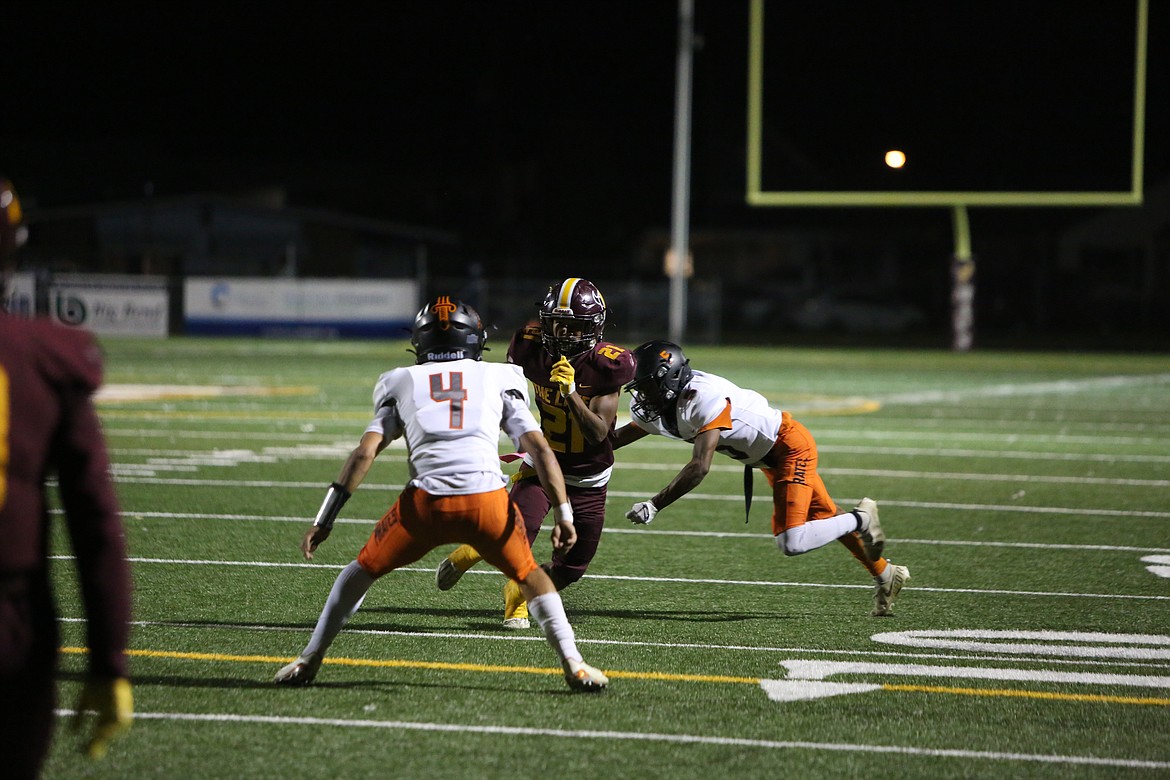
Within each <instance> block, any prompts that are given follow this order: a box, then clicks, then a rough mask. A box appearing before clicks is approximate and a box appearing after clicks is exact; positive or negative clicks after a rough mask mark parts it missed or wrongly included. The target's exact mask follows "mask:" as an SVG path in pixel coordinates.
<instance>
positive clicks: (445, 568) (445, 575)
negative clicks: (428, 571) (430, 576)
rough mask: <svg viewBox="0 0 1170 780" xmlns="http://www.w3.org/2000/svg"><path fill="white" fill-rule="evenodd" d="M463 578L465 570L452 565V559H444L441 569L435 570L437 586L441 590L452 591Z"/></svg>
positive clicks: (440, 565)
mask: <svg viewBox="0 0 1170 780" xmlns="http://www.w3.org/2000/svg"><path fill="white" fill-rule="evenodd" d="M462 576H463V570H462V569H460V568H459V567H458V566H456V565H455V564H453V563H451V559H450V558H444V559H443V562H442V563H440V564H439V568H437V569H435V585H436V587H438V589H439V590H451V588H454V587H455V583H457V582H459V578H460V577H462Z"/></svg>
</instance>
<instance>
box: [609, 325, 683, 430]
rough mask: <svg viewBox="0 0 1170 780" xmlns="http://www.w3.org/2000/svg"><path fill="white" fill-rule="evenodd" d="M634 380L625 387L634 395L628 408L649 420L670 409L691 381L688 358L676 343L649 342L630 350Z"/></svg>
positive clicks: (655, 418)
mask: <svg viewBox="0 0 1170 780" xmlns="http://www.w3.org/2000/svg"><path fill="white" fill-rule="evenodd" d="M634 360H635V361H636V364H637V366H636V368H635V369H634V381H632V382H630V383H629V384H627V385H626V386H625V390H626V392H628V393H630V394H632V395H633V396H634V400H633V403H631V404H630V411H631V412H633V413H634V414H636V415H638V416H639V417H642V418H643V419H644V420H646V421H647V422H653V421H654V420H657V419H658V418H659V417H661V416H662V415H663V414H664V413H666V412H668V411H671V410H672V409H673V407H674V405H675V404H676V403H678V399H679V397H680V396H681V395H682V392H683V390H684V389H685V388H686V386H687V383H689V382H690V381H691V376H692V371H691V365H690V363H691V361H689V360H687V359H686V357H684V356H683V353H682V350H681V349H680V348H679V347H678V345H676V344H672V343H670V342H665V341H649V342H646V343H645V344H643V345H642V346H640V347H638V348H637V349H636V350H634Z"/></svg>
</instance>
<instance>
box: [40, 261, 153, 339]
mask: <svg viewBox="0 0 1170 780" xmlns="http://www.w3.org/2000/svg"><path fill="white" fill-rule="evenodd" d="M49 316H50V317H52V318H53V319H55V320H57V321H58V322H62V323H64V324H66V325H72V326H74V327H78V328H86V329H87V330H91V331H93V332H94V333H97V334H100V335H103V336H160V337H161V336H166V335H167V325H168V319H169V317H170V306H169V301H168V299H167V284H166V279H165V278H163V277H149V276H146V277H144V276H132V277H130V276H127V277H120V276H108V275H107V276H97V275H83V274H76V275H74V274H59V275H57V276H54V277H53V280H52V282H51V283H50V285H49Z"/></svg>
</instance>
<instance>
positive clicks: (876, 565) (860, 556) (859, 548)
mask: <svg viewBox="0 0 1170 780" xmlns="http://www.w3.org/2000/svg"><path fill="white" fill-rule="evenodd" d="M852 516H853V515H852V514H850V515H849V517H852ZM837 541H839V542H841V544H843V545H845V549H847V550H848V551H849V552H851V553H853V557H854V558H856V559H857V560H858V561H859V562H860V563H861V565H862V566H864V567H865V570H866V571H868V572H869V573H870V574H871V575H873V576H874V577H877V576H879V575H880V574H881V573H882V572H883V571H885V570H886V563H887V562H886V559H885V558H880V559H878V560H876V561H871V560H870V559H869V555H867V554H866V552H865V545H864V544H863V543H862V541H861V537H860V536H858V535H857V534H856V533H850V534H845V535H844V536H842V537H840V538H839V539H838V540H837Z"/></svg>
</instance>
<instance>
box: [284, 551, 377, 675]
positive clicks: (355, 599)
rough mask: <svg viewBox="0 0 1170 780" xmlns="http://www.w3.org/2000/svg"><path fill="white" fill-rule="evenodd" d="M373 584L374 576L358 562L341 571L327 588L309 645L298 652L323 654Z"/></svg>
mask: <svg viewBox="0 0 1170 780" xmlns="http://www.w3.org/2000/svg"><path fill="white" fill-rule="evenodd" d="M373 584H374V578H373V577H371V576H370V575H369V574H366V570H365V569H363V568H362V567H361V564H359V563H358V562H357V561H351V562H350V563H349V565H348V566H346V567H345V568H344V569H342V570H341V574H338V575H337V579H336V580H334V582H333V588H332V590H330V591H329V598H327V599H325V608H324V609H322V610H321V617H319V618H317V626H316V628H314V629H313V635H312V636H311V637H310V638H309V644H307V645H305V649H304V650H302V651H301V655H309V654H311V653H316V654H318V655H324V654H325V651H326V650H328V649H329V645H331V644H333V639H334V637H336V636H337V633H338V632H339V631H341V627H342V626H344V625H345V623H346V621H347V620H349V619H350V617H351V616H353V613H355V612H357V611H358V607H360V606H361V605H362V601H363V600H364V599H365V597H366V591H368V590H369V589H370V586H371V585H373Z"/></svg>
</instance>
